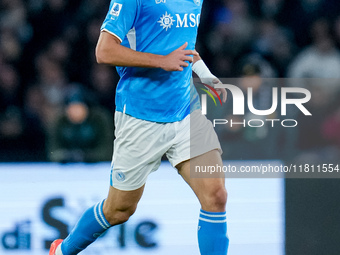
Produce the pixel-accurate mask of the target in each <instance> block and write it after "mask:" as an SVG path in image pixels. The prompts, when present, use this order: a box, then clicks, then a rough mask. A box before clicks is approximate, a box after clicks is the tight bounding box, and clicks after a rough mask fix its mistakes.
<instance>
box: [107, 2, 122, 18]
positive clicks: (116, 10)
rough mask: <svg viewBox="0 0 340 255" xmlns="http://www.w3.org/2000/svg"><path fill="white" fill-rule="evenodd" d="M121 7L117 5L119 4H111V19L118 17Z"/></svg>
mask: <svg viewBox="0 0 340 255" xmlns="http://www.w3.org/2000/svg"><path fill="white" fill-rule="evenodd" d="M122 7H123V5H122V4H119V3H114V4H113V6H112V8H111V11H110V14H111V15H112V16H113V19H115V18H117V17H118V16H119V14H120V11H121V10H122Z"/></svg>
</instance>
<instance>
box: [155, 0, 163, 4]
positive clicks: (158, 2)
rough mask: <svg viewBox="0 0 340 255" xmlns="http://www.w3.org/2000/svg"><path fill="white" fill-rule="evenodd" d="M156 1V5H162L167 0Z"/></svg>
mask: <svg viewBox="0 0 340 255" xmlns="http://www.w3.org/2000/svg"><path fill="white" fill-rule="evenodd" d="M155 1H156V4H160V3H165V2H166V0H155Z"/></svg>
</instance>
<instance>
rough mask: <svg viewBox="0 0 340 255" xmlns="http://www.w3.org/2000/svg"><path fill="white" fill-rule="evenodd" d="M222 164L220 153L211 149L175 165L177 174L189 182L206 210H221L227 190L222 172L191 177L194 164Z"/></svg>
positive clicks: (202, 165)
mask: <svg viewBox="0 0 340 255" xmlns="http://www.w3.org/2000/svg"><path fill="white" fill-rule="evenodd" d="M217 164H218V165H220V166H222V159H221V154H220V152H219V151H218V150H211V151H209V152H206V153H204V154H202V155H199V156H197V157H194V158H192V159H190V160H187V161H184V162H182V163H180V164H178V165H177V166H176V168H177V169H178V172H179V174H180V175H181V176H182V177H183V179H184V180H185V181H186V182H187V183H188V184H189V186H190V187H191V188H192V190H193V191H194V193H195V194H196V196H197V197H198V199H199V201H200V203H201V205H202V209H203V210H206V211H222V210H224V209H225V204H226V200H227V191H226V188H225V179H224V174H223V173H215V174H212V175H210V174H209V175H205V176H199V175H197V174H196V175H195V177H192V175H193V174H192V173H193V172H192V171H194V169H195V166H197V165H198V166H201V167H205V166H216V165H217Z"/></svg>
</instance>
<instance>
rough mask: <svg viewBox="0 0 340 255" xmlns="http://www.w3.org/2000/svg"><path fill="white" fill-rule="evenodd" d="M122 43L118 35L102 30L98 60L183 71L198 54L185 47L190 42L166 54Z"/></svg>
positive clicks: (119, 64)
mask: <svg viewBox="0 0 340 255" xmlns="http://www.w3.org/2000/svg"><path fill="white" fill-rule="evenodd" d="M120 43H121V42H120V40H119V39H118V38H117V37H116V36H114V35H112V34H110V33H107V32H105V31H102V32H101V33H100V36H99V39H98V43H97V47H96V58H97V62H98V63H100V64H109V65H114V66H134V67H146V68H162V69H164V70H165V71H183V67H187V66H189V63H188V62H190V63H191V62H192V61H193V57H192V56H193V55H194V56H195V55H196V54H197V55H198V53H197V52H196V51H195V50H186V49H185V48H186V47H187V45H188V43H185V44H183V45H182V46H181V47H179V48H178V49H176V50H174V51H173V52H171V53H170V54H168V55H165V56H163V55H157V54H151V53H145V52H138V51H135V50H132V49H130V48H127V47H124V46H122V45H121V44H120ZM186 61H188V62H186Z"/></svg>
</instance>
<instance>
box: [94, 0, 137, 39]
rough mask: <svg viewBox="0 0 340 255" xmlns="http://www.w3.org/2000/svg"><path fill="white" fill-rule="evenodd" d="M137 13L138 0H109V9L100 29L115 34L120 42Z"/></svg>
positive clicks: (132, 23)
mask: <svg viewBox="0 0 340 255" xmlns="http://www.w3.org/2000/svg"><path fill="white" fill-rule="evenodd" d="M137 14H138V0H111V3H110V9H109V11H108V13H107V15H106V18H105V20H104V22H103V24H102V26H101V29H100V30H101V31H106V32H108V33H110V34H112V35H114V36H116V37H117V38H118V39H119V40H120V41H121V42H122V41H123V39H124V38H125V36H126V34H127V33H128V32H129V30H130V29H131V28H133V27H134V23H135V20H136V18H137Z"/></svg>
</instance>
